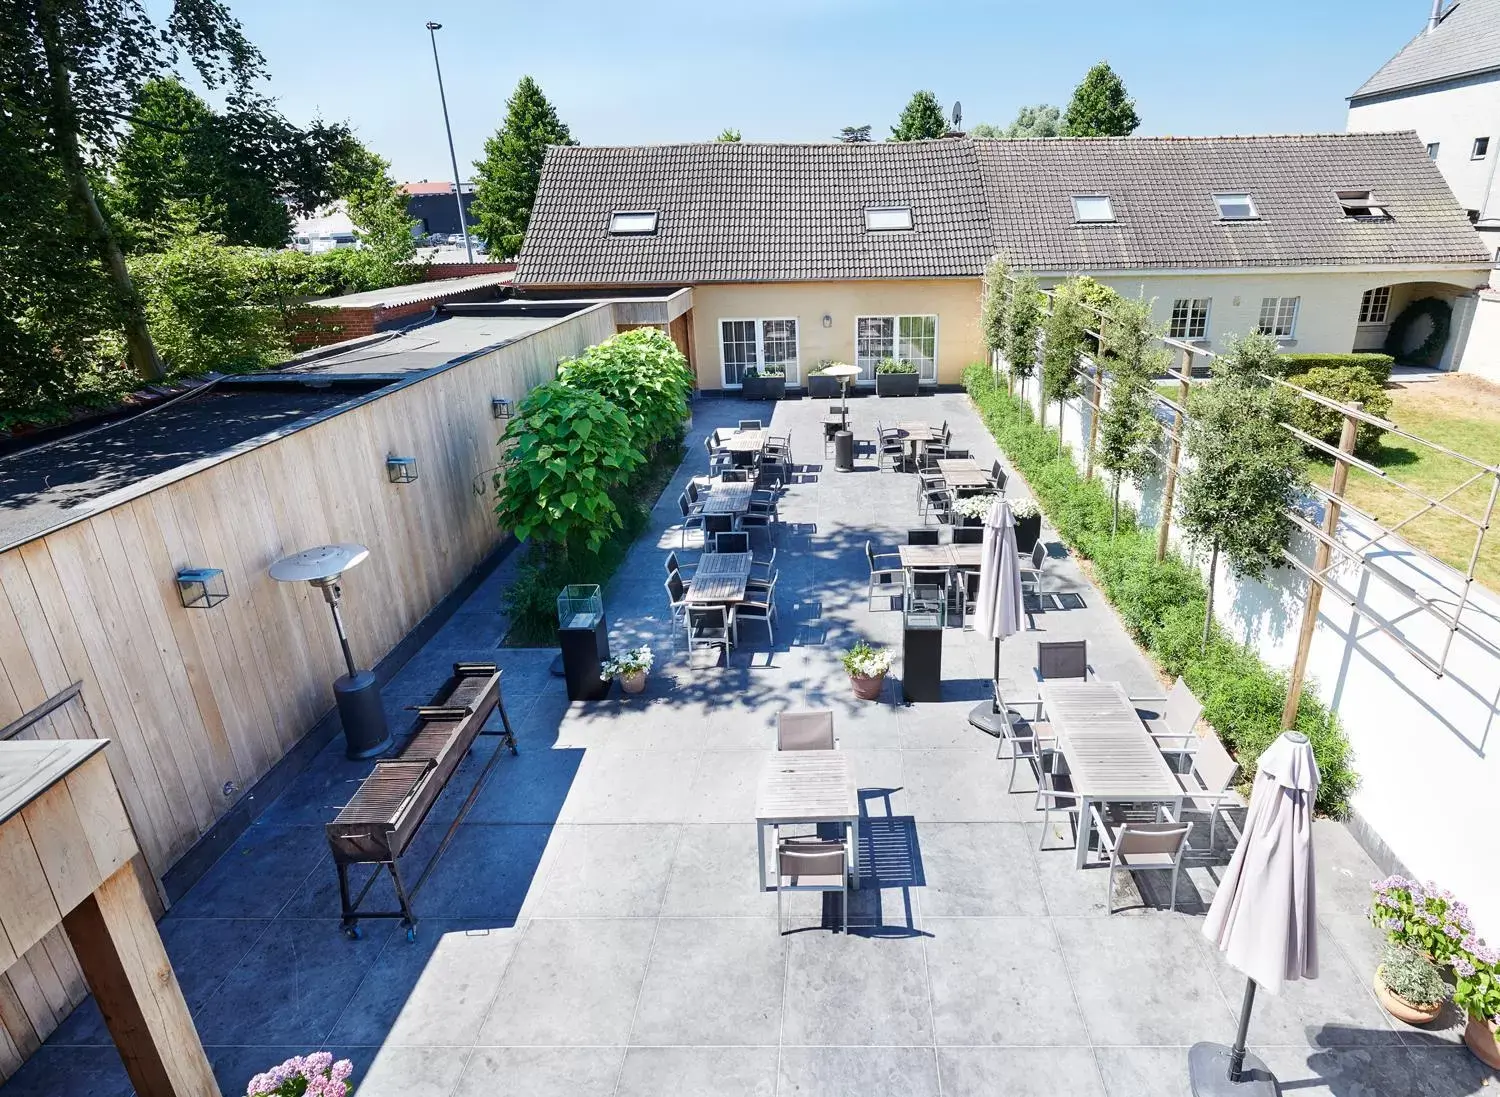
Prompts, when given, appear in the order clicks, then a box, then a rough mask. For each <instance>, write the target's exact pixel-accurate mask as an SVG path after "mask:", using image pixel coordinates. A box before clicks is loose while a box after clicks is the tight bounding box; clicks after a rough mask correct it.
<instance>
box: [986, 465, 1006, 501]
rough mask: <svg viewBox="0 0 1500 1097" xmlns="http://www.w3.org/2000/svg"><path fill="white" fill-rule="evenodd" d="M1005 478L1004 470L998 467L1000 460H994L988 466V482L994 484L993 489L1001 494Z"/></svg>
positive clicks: (1002, 493)
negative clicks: (989, 466)
mask: <svg viewBox="0 0 1500 1097" xmlns="http://www.w3.org/2000/svg"><path fill="white" fill-rule="evenodd" d="M1005 479H1006V477H1005V470H1004V469H1003V468H1001V467H1000V462H999V461H996V462H995V463H994V465H993V466H991V468H990V483H992V484H994V486H995V490H996V491H998V492H999V493H1000V494H1001V495H1004V494H1005Z"/></svg>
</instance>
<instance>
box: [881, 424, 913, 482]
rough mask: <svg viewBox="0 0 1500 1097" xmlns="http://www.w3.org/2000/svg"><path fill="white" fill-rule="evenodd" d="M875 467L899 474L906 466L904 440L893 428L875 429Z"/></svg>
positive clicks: (898, 431) (899, 432)
mask: <svg viewBox="0 0 1500 1097" xmlns="http://www.w3.org/2000/svg"><path fill="white" fill-rule="evenodd" d="M876 430H877V432H878V433H877V435H876V442H875V446H876V449H875V467H876V468H882V469H883V468H889V469H890V470H891V471H892V472H899V471H900V470H901V468H902V466H903V465H905V464H906V440H905V439H904V438H902V437H901V431H900V430H898V429H897V428H895V427H877V428H876Z"/></svg>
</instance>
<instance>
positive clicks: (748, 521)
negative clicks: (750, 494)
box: [737, 499, 778, 541]
mask: <svg viewBox="0 0 1500 1097" xmlns="http://www.w3.org/2000/svg"><path fill="white" fill-rule="evenodd" d="M777 521H778V519H777V513H776V504H775V503H765V502H759V501H757V500H755V499H751V500H750V508H749V509H748V510H746V511H745V513H744V514H742V515H740V518H739V522H738V523H737V525H738V528H740V529H742V530H746V531H747V532H748V531H749V530H752V529H763V530H765V531H766V537H767V539H768V540H771V541H774V540H775V539H776V525H777Z"/></svg>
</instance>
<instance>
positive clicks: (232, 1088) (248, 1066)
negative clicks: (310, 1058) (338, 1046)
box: [5, 1044, 374, 1097]
mask: <svg viewBox="0 0 1500 1097" xmlns="http://www.w3.org/2000/svg"><path fill="white" fill-rule="evenodd" d="M203 1050H204V1051H206V1052H207V1053H208V1065H209V1066H210V1067H212V1068H213V1072H214V1078H215V1079H217V1080H218V1083H219V1091H220V1093H221V1094H225V1093H233V1094H242V1093H244V1092H245V1090H246V1089H247V1088H249V1084H250V1079H251V1078H254V1077H255V1076H256V1075H257V1074H261V1073H264V1072H265V1071H268V1070H270V1069H271V1068H272V1067H274V1066H278V1065H280V1064H281V1063H284V1062H286V1061H287V1060H288V1059H290V1058H292V1057H293V1056H294V1055H306V1054H307V1053H308V1052H309V1051H316V1050H318V1048H317V1047H316V1046H311V1045H307V1044H283V1045H279V1046H276V1045H273V1046H269V1047H267V1046H263V1045H257V1044H239V1045H230V1046H226V1047H214V1046H208V1047H205V1048H204V1049H203ZM115 1054H116V1058H118V1056H119V1053H118V1052H116V1053H115ZM369 1058H374V1055H373V1053H372V1054H371V1055H370V1056H369ZM351 1062H354V1073H355V1077H356V1078H357V1077H358V1075H359V1071H360V1067H361V1066H362V1065H363V1063H365V1062H368V1059H367V1058H362V1059H359V1060H351ZM13 1084H14V1082H12V1083H9V1084H8V1085H7V1087H6V1090H5V1092H6V1097H9V1095H10V1088H9V1087H10V1085H13ZM81 1092H84V1093H92V1092H96V1091H93V1090H83V1091H81ZM104 1092H108V1091H107V1090H106V1091H104Z"/></svg>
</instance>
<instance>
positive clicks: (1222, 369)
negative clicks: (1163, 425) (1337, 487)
mask: <svg viewBox="0 0 1500 1097" xmlns="http://www.w3.org/2000/svg"><path fill="white" fill-rule="evenodd" d="M1278 358H1279V353H1278V349H1277V346H1276V340H1275V339H1273V338H1272V337H1271V336H1269V335H1261V334H1259V333H1252V334H1250V335H1246V336H1244V337H1243V338H1240V339H1237V340H1235V341H1234V342H1232V343H1231V344H1230V347H1229V349H1228V351H1227V353H1226V354H1224V355H1223V356H1222V357H1220V358H1218V359H1216V360H1215V361H1214V379H1213V383H1212V384H1209V385H1205V386H1203V387H1202V388H1201V389H1198V390H1197V391H1196V392H1194V394H1193V400H1192V404H1191V407H1190V412H1191V414H1190V415H1189V417H1188V421H1187V428H1186V429H1187V435H1186V437H1185V438H1184V439H1183V443H1184V448H1185V449H1186V451H1187V455H1188V458H1189V461H1188V462H1187V464H1186V467H1185V469H1184V471H1183V473H1182V482H1181V485H1180V487H1179V489H1178V500H1179V506H1180V507H1181V515H1182V524H1183V527H1184V528H1185V529H1186V530H1187V531H1188V533H1189V535H1191V536H1192V537H1194V538H1195V539H1197V540H1199V541H1202V542H1207V544H1208V546H1209V570H1208V606H1207V609H1206V611H1205V614H1204V619H1203V646H1204V647H1205V648H1207V646H1208V638H1209V635H1210V632H1211V630H1212V628H1213V619H1214V579H1215V576H1216V575H1217V573H1218V567H1219V555H1220V553H1223V554H1224V555H1225V556H1227V557H1228V558H1229V564H1230V567H1231V568H1233V570H1234V571H1235V573H1236V574H1237V575H1241V576H1247V577H1249V578H1252V579H1261V578H1263V577H1264V576H1265V574H1266V572H1267V571H1269V570H1270V569H1271V568H1273V567H1276V566H1278V565H1279V564H1280V563H1281V551H1282V549H1284V548H1285V547H1286V545H1287V541H1288V539H1289V538H1290V537H1291V533H1292V529H1293V528H1294V527H1293V523H1292V520H1291V519H1290V518H1289V517H1288V516H1287V511H1288V510H1289V509H1290V508H1291V507H1292V506H1294V505H1295V504H1296V503H1297V501H1298V499H1299V498H1300V497H1301V495H1302V493H1303V491H1304V490H1305V488H1306V484H1307V474H1306V469H1307V458H1306V456H1305V455H1304V453H1303V452H1302V446H1301V444H1300V443H1298V441H1297V440H1296V439H1295V438H1293V437H1292V436H1291V435H1290V434H1288V433H1287V432H1286V431H1285V430H1283V429H1282V428H1281V423H1282V422H1283V421H1285V420H1286V419H1287V418H1288V417H1289V414H1290V412H1291V407H1290V403H1291V401H1290V399H1289V398H1288V397H1286V396H1283V395H1282V392H1281V390H1280V389H1279V388H1278V387H1277V386H1275V385H1273V384H1271V383H1270V382H1269V381H1267V380H1265V378H1264V374H1267V373H1270V374H1275V373H1277V372H1278V371H1279V369H1280V367H1279V366H1278V363H1277V360H1278Z"/></svg>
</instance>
